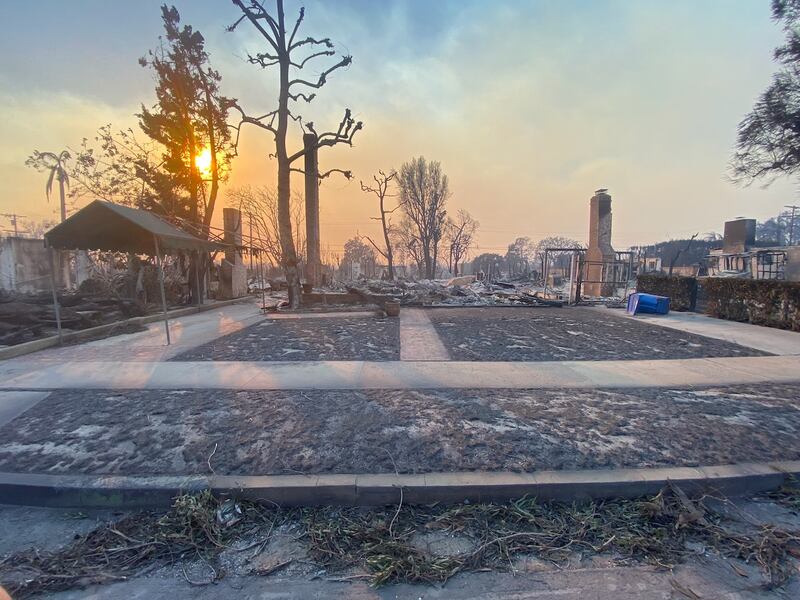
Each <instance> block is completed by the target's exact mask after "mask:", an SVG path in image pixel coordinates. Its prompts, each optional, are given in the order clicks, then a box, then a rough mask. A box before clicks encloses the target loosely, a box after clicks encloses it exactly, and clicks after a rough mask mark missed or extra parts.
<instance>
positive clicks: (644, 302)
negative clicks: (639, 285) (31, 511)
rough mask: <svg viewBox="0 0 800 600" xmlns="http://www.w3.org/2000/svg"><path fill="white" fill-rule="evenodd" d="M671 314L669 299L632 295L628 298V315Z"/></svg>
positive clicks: (651, 295) (649, 295)
mask: <svg viewBox="0 0 800 600" xmlns="http://www.w3.org/2000/svg"><path fill="white" fill-rule="evenodd" d="M668 312H669V298H668V297H667V296H656V295H654V294H639V293H637V294H631V295H630V296H628V314H629V315H635V314H637V313H648V314H652V315H666V314H667V313H668Z"/></svg>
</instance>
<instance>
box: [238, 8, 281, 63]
mask: <svg viewBox="0 0 800 600" xmlns="http://www.w3.org/2000/svg"><path fill="white" fill-rule="evenodd" d="M232 1H233V3H234V4H235V5H236V6H238V7H239V8H240V9H241V11H242V13H244V16H245V17H246V18H247V20H248V21H250V22H251V23H252V24H253V26H254V27H255V28H256V29H258V31H259V32H260V33H261V35H262V36H264V38H266V40H267V41H268V42H269V44H270V46H272V48H273V49H274V50H275V52H280V48H278V43H277V41H276V40H274V39H272V36H271V35H270V34H269V32H268V31H267V30H266V29H264V28H263V27H262V26H261V23H259V22H258V20H259V18H263V15H266V14H267V11H266V10H265V9H264V7H263V6H261V4H259V3H258V2H256V0H250V6H251V7H252V8H257V9H258V10H259V11H260V13H261V15H259V16H256V15H254V14H253V13H252V12H251V11H250V8H248V7H246V6H245V5H244V3H243V2H242V0H232ZM241 21H242V19H241V18H240V19H239V20H237V21H236V22H235V23H234V24H233V25H231V26H230V28H229V30H230V31H233V29H235V28H236V26H237V25H238V24H239V23H240V22H241ZM270 28H272V25H271V24H270Z"/></svg>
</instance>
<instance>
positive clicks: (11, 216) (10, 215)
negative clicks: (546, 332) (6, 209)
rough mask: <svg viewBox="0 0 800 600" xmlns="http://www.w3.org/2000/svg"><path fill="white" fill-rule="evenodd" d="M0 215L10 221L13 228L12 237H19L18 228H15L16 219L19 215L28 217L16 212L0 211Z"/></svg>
mask: <svg viewBox="0 0 800 600" xmlns="http://www.w3.org/2000/svg"><path fill="white" fill-rule="evenodd" d="M0 217H6V218H7V219H9V220H10V221H11V226H12V227H13V228H14V237H19V229H18V228H17V219H19V218H20V217H22V218H26V219H27V218H28V217H27V215H18V214H16V213H2V214H0Z"/></svg>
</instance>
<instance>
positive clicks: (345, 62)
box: [234, 0, 353, 89]
mask: <svg viewBox="0 0 800 600" xmlns="http://www.w3.org/2000/svg"><path fill="white" fill-rule="evenodd" d="M234 1H235V0H234ZM352 62H353V57H352V56H343V57H342V60H340V61H339V62H338V63H336V64H335V65H333V66H332V67H330V68H329V69H326V70H325V71H323V72H322V73H320V75H319V79H317V81H316V83H314V82H312V81H306V80H305V79H292V80H291V81H290V82H289V88H290V89H291V87H292V86H293V85H306V86H308V87H311V88H314V89H319V88H321V87H322V86H323V85H325V83H326V82H327V78H328V75H330V74H331V73H333V72H334V71H335V70H336V69H341V68H343V67H348V66H350V63H352Z"/></svg>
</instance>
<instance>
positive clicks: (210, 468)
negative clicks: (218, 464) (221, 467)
mask: <svg viewBox="0 0 800 600" xmlns="http://www.w3.org/2000/svg"><path fill="white" fill-rule="evenodd" d="M216 453H217V444H216V443H214V449H213V450H212V451H211V454H209V455H208V460H207V461H206V462H207V463H208V470H209V471H211V474H212V475H216V473H215V472H214V467H212V466H211V459H212V458H213V457H214V454H216Z"/></svg>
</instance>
